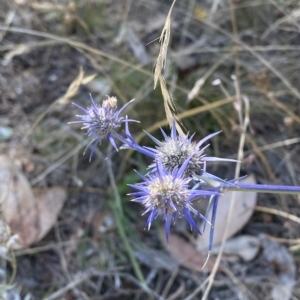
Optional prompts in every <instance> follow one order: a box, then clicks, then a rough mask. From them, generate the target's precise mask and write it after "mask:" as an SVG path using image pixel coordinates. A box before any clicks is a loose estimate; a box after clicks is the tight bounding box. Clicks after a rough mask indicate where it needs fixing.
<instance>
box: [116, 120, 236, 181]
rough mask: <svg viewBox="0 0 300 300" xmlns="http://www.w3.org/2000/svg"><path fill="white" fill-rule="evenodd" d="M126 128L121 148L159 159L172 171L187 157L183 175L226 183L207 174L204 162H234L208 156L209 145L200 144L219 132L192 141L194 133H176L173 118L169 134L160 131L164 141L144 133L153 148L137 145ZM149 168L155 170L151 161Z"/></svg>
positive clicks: (199, 179)
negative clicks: (153, 145)
mask: <svg viewBox="0 0 300 300" xmlns="http://www.w3.org/2000/svg"><path fill="white" fill-rule="evenodd" d="M125 128H126V136H127V140H126V143H125V144H124V145H123V146H122V147H123V148H131V149H134V150H136V151H139V152H141V153H143V154H146V155H148V156H150V157H152V158H153V159H154V161H156V160H161V162H162V164H163V166H164V168H165V169H166V170H167V171H170V172H172V170H174V169H175V168H180V167H181V166H183V164H184V163H185V162H186V161H187V159H188V158H190V159H189V162H188V164H187V166H186V169H185V170H184V176H186V177H193V178H194V179H196V180H197V181H202V182H205V183H207V184H209V185H214V182H215V181H217V182H218V183H220V182H221V183H226V182H225V181H223V180H222V179H220V178H218V177H216V176H214V175H212V174H209V173H207V172H206V162H209V161H228V162H236V160H233V159H224V158H219V157H208V156H206V154H205V149H206V148H207V147H208V146H209V144H208V145H206V146H204V147H202V145H203V144H204V143H205V142H206V141H207V140H209V139H210V138H212V137H214V136H215V135H217V134H219V133H220V131H219V132H216V133H212V134H210V135H208V136H206V137H205V138H203V139H202V140H200V141H199V142H194V141H193V137H194V134H193V135H191V136H188V135H185V136H180V135H178V134H177V131H176V124H175V119H174V120H173V124H172V129H171V135H170V136H168V135H167V134H166V133H165V132H164V131H163V130H162V129H161V132H162V134H163V136H164V139H165V140H164V141H159V140H158V139H156V138H155V137H154V136H152V135H151V134H149V133H147V132H146V134H147V135H148V136H149V137H150V138H151V139H152V140H153V141H154V142H155V143H156V145H157V146H156V147H155V148H150V147H141V146H139V145H138V144H137V143H136V142H135V140H134V138H133V137H132V135H131V133H130V131H129V127H128V124H127V123H126V125H125ZM149 168H150V169H151V170H155V168H156V164H155V163H153V164H152V165H150V166H149Z"/></svg>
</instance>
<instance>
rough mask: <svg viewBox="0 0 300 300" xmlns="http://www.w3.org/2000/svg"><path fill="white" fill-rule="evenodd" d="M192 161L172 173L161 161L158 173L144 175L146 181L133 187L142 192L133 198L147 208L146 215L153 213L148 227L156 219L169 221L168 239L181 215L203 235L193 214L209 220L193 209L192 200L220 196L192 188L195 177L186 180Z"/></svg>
mask: <svg viewBox="0 0 300 300" xmlns="http://www.w3.org/2000/svg"><path fill="white" fill-rule="evenodd" d="M189 160H190V158H188V159H186V161H185V162H184V163H183V164H182V166H181V167H180V168H174V170H172V171H168V170H166V169H165V167H164V166H163V164H162V162H161V161H160V160H157V161H156V172H153V173H150V174H148V175H146V176H143V175H141V174H139V175H140V177H141V178H142V179H143V182H142V183H140V184H131V185H130V186H131V187H133V188H134V189H136V190H138V192H134V193H131V194H130V195H133V196H136V197H137V198H135V199H134V200H133V201H136V202H140V203H142V204H143V205H144V206H145V209H146V210H145V212H144V214H145V213H150V216H149V217H148V220H147V223H146V226H147V227H148V229H149V228H150V226H151V224H152V222H153V220H154V219H155V217H156V216H158V215H160V216H162V217H163V218H164V219H165V231H166V237H167V239H168V236H169V232H170V226H171V221H172V220H175V219H176V217H177V216H183V217H185V218H186V220H187V221H188V222H189V224H190V226H191V228H194V229H195V230H196V231H197V232H198V233H200V231H199V229H198V226H197V224H196V222H195V221H194V219H193V218H192V216H191V212H192V213H194V214H195V215H198V216H200V217H201V218H202V219H204V220H205V221H207V220H206V219H205V217H204V216H202V215H201V214H200V213H199V212H198V211H197V210H195V209H194V208H193V206H192V203H191V202H192V200H194V199H195V198H197V197H200V196H202V197H210V196H212V195H218V192H214V191H207V190H202V189H200V190H193V189H190V188H189V182H190V181H191V178H187V177H184V171H185V169H186V167H187V165H188V163H189Z"/></svg>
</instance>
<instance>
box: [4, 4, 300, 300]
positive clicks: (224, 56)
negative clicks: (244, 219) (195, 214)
mask: <svg viewBox="0 0 300 300" xmlns="http://www.w3.org/2000/svg"><path fill="white" fill-rule="evenodd" d="M171 5H172V1H169V0H168V1H159V0H153V1H146V0H140V1H137V0H135V1H131V0H127V1H124V0H123V1H118V0H115V1H108V0H76V1H68V0H62V1H59V0H49V1H47V0H45V1H38V0H0V7H1V9H0V18H1V21H0V22H1V23H0V150H1V155H6V157H10V158H11V160H12V161H13V162H14V164H15V165H17V166H18V167H19V169H20V170H21V171H18V172H22V174H19V173H18V174H19V175H18V176H19V177H18V178H22V180H23V177H24V178H27V180H28V181H29V183H30V186H31V188H32V192H31V191H28V189H30V186H29V184H28V186H27V185H26V188H27V193H33V195H35V197H36V198H34V199H38V203H39V204H36V202H34V201H33V202H30V201H29V200H28V199H29V198H30V197H31V198H33V197H34V196H32V194H30V195H31V196H28V194H26V195H27V196H26V197H27V198H26V197H25V196H24V195H21V196H20V198H19V199H21V198H22V197H23V198H24V197H25V199H23V200H24V201H25V202H26V207H27V208H26V209H30V210H35V209H36V210H38V212H35V215H32V214H30V213H28V211H26V212H24V211H25V209H24V211H22V220H23V219H24V218H25V219H26V221H24V222H23V221H22V222H23V223H22V222H21V225H22V226H19V227H21V229H20V228H19V230H21V231H23V232H24V231H25V232H26V234H27V231H28V230H29V229H28V230H27V228H29V227H30V226H33V227H34V228H35V230H42V229H41V228H40V227H43V226H41V224H42V223H43V220H44V213H45V214H46V213H47V212H49V210H50V211H51V210H52V209H53V210H54V211H57V210H58V209H57V207H58V206H59V205H61V206H62V204H63V203H64V205H63V208H62V210H61V211H59V210H58V211H57V214H58V219H57V222H55V224H54V226H53V228H52V229H51V230H50V231H49V228H48V227H49V226H50V225H49V226H48V227H47V226H46V225H44V227H46V228H45V229H43V230H44V231H45V232H44V234H45V235H46V236H45V237H43V238H42V237H41V235H40V234H37V235H38V237H36V235H35V236H34V238H32V236H30V237H27V235H26V234H25V233H24V234H25V235H26V237H24V239H23V247H22V248H23V249H18V250H11V249H9V248H10V247H9V245H7V239H8V237H6V236H5V234H4V233H5V232H6V231H7V230H8V229H7V228H6V227H5V226H4V225H1V226H2V227H3V228H4V227H5V230H6V231H5V230H4V229H3V230H2V232H1V241H2V244H3V245H2V247H1V249H0V250H1V253H2V258H1V265H2V267H1V270H0V271H1V272H0V279H1V281H2V282H1V283H2V285H1V287H0V294H1V297H2V298H3V299H48V300H50V299H68V300H71V299H168V300H171V299H201V298H202V297H203V295H205V291H207V286H206V283H207V281H206V279H207V278H208V276H209V273H208V272H207V271H205V270H204V271H203V270H201V267H202V265H201V264H203V261H202V260H201V259H200V261H197V260H195V261H192V263H190V264H184V263H182V262H180V260H179V259H178V255H179V257H180V256H181V254H182V253H184V252H187V253H190V255H191V256H193V257H198V254H199V252H197V251H196V250H195V248H193V247H194V246H193V245H194V244H195V235H193V234H191V233H190V231H189V229H188V228H186V224H185V223H181V222H179V223H178V224H177V226H173V228H172V232H173V233H176V234H177V235H176V237H175V236H174V243H173V244H172V241H171V243H170V245H169V246H166V245H164V240H163V239H161V237H160V224H161V223H160V221H158V220H157V222H156V226H154V227H153V228H151V230H150V231H145V230H144V224H145V220H146V217H145V216H141V213H142V208H141V207H140V206H139V205H137V204H134V203H131V202H130V201H129V200H130V199H129V197H128V196H126V193H128V191H129V188H128V186H127V183H132V182H135V181H136V180H138V179H137V176H136V174H135V173H134V172H133V169H139V170H142V171H143V170H145V168H146V166H147V165H148V163H149V161H146V159H145V158H144V157H142V156H141V155H140V154H138V153H132V152H131V151H121V152H120V153H116V154H114V155H113V156H112V160H111V161H110V160H108V161H105V158H106V155H107V154H108V153H110V151H111V148H110V147H109V146H108V143H106V142H103V143H102V144H101V145H100V146H99V147H98V149H97V150H96V152H95V154H94V157H93V160H92V162H91V163H89V161H88V158H89V155H85V156H83V155H82V152H83V149H84V147H85V145H86V143H87V140H86V137H85V136H84V134H83V132H82V131H80V127H79V126H69V125H67V123H68V122H69V121H72V120H75V118H76V117H75V115H76V114H78V110H77V109H76V107H74V106H72V105H71V102H76V103H78V104H80V105H82V106H87V105H88V103H89V96H88V94H89V93H92V95H93V96H94V99H95V100H96V101H98V102H99V101H101V100H102V99H103V98H104V96H105V95H114V96H116V97H117V98H118V101H119V105H121V104H122V105H123V104H124V103H126V102H127V101H129V100H130V99H133V98H135V99H136V100H135V102H134V103H133V105H131V106H130V108H128V110H127V111H126V114H128V115H129V116H130V117H131V118H134V119H138V120H140V121H141V123H140V124H134V125H132V126H131V128H132V132H133V133H134V134H135V136H136V139H137V141H138V142H141V143H143V144H144V145H151V141H150V140H149V139H148V138H146V137H145V134H144V133H143V131H142V129H145V130H146V131H148V132H150V133H151V134H153V135H155V136H157V137H159V138H161V136H160V132H159V130H158V128H159V127H160V126H165V127H166V126H167V124H168V120H170V117H169V116H170V114H171V113H172V111H173V110H176V113H177V116H178V119H179V120H181V122H182V123H180V126H181V127H182V128H183V130H184V131H189V132H196V138H197V139H200V138H201V137H203V136H205V135H207V134H209V133H212V132H215V131H218V130H220V129H221V130H222V134H221V135H219V136H218V137H217V138H215V139H214V140H212V145H211V147H210V150H209V151H210V152H211V153H210V154H211V155H213V156H220V157H231V158H236V157H237V152H238V149H239V142H240V138H241V133H242V124H243V122H244V120H243V118H244V117H243V109H242V108H243V107H244V104H241V101H242V100H241V99H244V98H245V96H246V99H249V104H250V111H249V112H248V113H249V119H250V123H249V128H248V130H247V131H246V134H245V135H244V138H245V143H244V147H243V154H244V159H243V161H242V164H241V174H254V175H255V177H256V180H257V182H259V183H274V184H275V183H280V184H286V185H300V182H299V181H300V158H299V157H300V156H299V153H300V146H299V144H298V143H299V142H300V137H299V132H300V117H299V113H300V79H299V52H300V3H299V1H297V0H225V1H218V0H189V1H181V0H177V2H176V3H175V5H174V6H173V9H172V14H171V19H170V20H169V21H170V22H169V23H167V24H165V22H166V18H167V16H168V13H169V11H170V7H171ZM168 26H169V27H168ZM163 29H164V30H165V31H164V32H163V35H162V36H161V34H162V31H163ZM169 31H170V32H169ZM168 33H170V36H168ZM159 37H162V41H164V42H166V43H168V48H166V47H165V46H163V47H162V48H160V42H159V40H158V38H159ZM155 63H156V68H155V67H154V65H155ZM163 65H165V68H164V69H160V67H162V66H163ZM153 74H155V81H156V82H157V80H158V81H159V83H160V84H157V87H156V89H155V90H153ZM233 74H235V75H236V80H232V75H233ZM216 80H220V82H221V84H218V83H219V82H218V81H216ZM213 82H214V83H215V84H212V83H213ZM216 83H217V84H216ZM161 89H162V90H163V93H162V90H161ZM164 89H167V90H168V91H169V93H170V94H166V90H164ZM162 94H163V96H162ZM170 95H171V97H169V96H170ZM239 100H240V101H239ZM165 109H166V111H167V113H168V114H169V115H168V120H167V118H166V111H165ZM178 126H179V125H178ZM166 130H168V128H167V127H166ZM0 161H1V160H0ZM2 161H3V159H2ZM1 168H4V166H3V164H2V165H1V164H0V180H2V183H1V184H0V192H1V193H2V194H1V200H2V201H3V198H4V197H5V195H6V194H5V193H6V192H4V191H5V186H6V183H7V178H8V179H9V182H11V181H12V180H14V178H11V176H9V175H7V174H9V173H7V172H4V171H1ZM234 168H235V167H234V166H233V165H229V164H218V165H213V166H212V169H213V172H214V173H215V174H217V175H218V176H220V177H222V178H233V177H234ZM6 171H7V170H6ZM24 180H25V179H24ZM26 184H27V183H26ZM37 193H40V194H39V195H37ZM43 193H44V194H43ZM65 193H67V196H66V197H65ZM28 197H29V198H28ZM54 198H55V200H56V201H59V203H58V204H57V203H56V202H55V204H54V206H51V205H49V204H46V203H48V202H51V201H52V200H53V199H54ZM28 203H29V204H28ZM43 203H44V204H43ZM51 203H52V202H51ZM299 205H300V197H296V196H284V195H280V196H279V195H263V194H261V195H258V202H257V208H256V211H255V212H254V214H253V216H252V217H251V219H250V221H249V222H248V223H247V225H246V226H245V227H244V228H243V229H242V231H240V232H239V234H238V236H245V235H251V236H253V237H259V240H260V245H259V249H260V250H259V252H258V253H257V255H256V256H255V257H254V258H252V259H251V260H250V261H245V260H243V258H242V257H241V256H239V255H238V254H233V253H230V251H229V254H228V253H224V255H223V256H222V260H221V263H220V268H219V271H218V272H216V274H215V278H214V280H212V281H211V283H212V288H211V291H210V293H209V296H208V299H251V300H255V299H275V300H277V299H278V300H279V299H280V300H283V299H298V298H300V282H299V281H297V280H296V281H295V280H294V279H295V278H294V277H295V272H296V273H297V270H298V267H299V249H300V240H299V238H300V237H299V229H300V219H299V218H298V217H300V208H299V207H300V206H299ZM21 206H22V205H21ZM16 207H17V208H16V210H17V211H16V212H15V213H12V214H13V215H12V216H11V218H12V219H18V218H21V217H20V215H21V212H19V213H20V215H19V214H18V209H20V207H19V208H18V205H17V206H16ZM54 207H55V208H54ZM2 210H5V208H2ZM27 215H28V216H27ZM36 215H40V216H42V217H40V219H39V223H35V221H36V218H38V217H37V216H36ZM26 216H27V217H26ZM297 216H298V217H297ZM236 217H237V215H235V212H233V215H232V218H233V219H235V218H236ZM47 218H48V217H47ZM49 218H51V217H49ZM52 218H53V220H55V219H56V215H55V217H53V216H52ZM47 220H48V219H47ZM50 223H51V222H50ZM1 224H2V222H1ZM27 226H28V227H27ZM12 227H13V226H12ZM47 232H48V233H47ZM46 233H47V234H46ZM261 234H265V235H261ZM266 235H267V236H268V237H269V238H268V239H267V238H266ZM179 237H181V239H180V240H178V241H176V240H175V239H176V238H179ZM183 238H184V243H182V239H183ZM31 239H33V241H35V242H34V243H33V244H32V245H30V246H28V244H31V243H30V242H29V240H30V241H31ZM198 243H199V241H198ZM170 248H171V249H173V250H174V249H175V250H176V251H177V252H178V253H179V254H177V256H176V253H175V254H174V251H173V252H172V251H170ZM190 248H192V249H190ZM274 249H275V250H274ZM286 249H288V252H284V253H291V254H292V256H288V254H286V255H287V256H285V258H284V260H283V261H278V258H276V257H275V258H274V257H273V256H272V255H273V254H272V253H273V252H274V251H275V252H280V251H285V250H286ZM5 251H8V253H6V254H5V253H4V252H5ZM169 251H170V252H171V253H169ZM176 251H175V252H176ZM193 251H194V252H193ZM195 251H196V252H195ZM272 251H273V252H272ZM199 255H200V254H199ZM284 255H285V254H284ZM5 256H6V259H5ZM214 261H215V260H214V258H213V257H212V259H211V260H210V262H209V264H208V270H209V269H211V268H212V267H213V263H214ZM210 264H212V265H211V266H210ZM16 266H17V271H16V274H14V271H15V267H16ZM10 278H11V281H10ZM211 278H212V277H211ZM143 280H145V282H143ZM278 282H279V283H280V284H283V288H284V289H287V290H289V291H292V293H293V295H292V296H291V297H290V296H286V298H284V297H285V296H282V295H281V294H280V293H279V292H278V291H275V292H274V287H276V285H278ZM199 287H200V288H199ZM292 287H293V288H292ZM201 295H202V296H201ZM276 295H277V296H276ZM26 297H27V298H26ZM205 297H206V296H205ZM276 297H277V298H276ZM280 297H281V298H280ZM292 297H293V298H292Z"/></svg>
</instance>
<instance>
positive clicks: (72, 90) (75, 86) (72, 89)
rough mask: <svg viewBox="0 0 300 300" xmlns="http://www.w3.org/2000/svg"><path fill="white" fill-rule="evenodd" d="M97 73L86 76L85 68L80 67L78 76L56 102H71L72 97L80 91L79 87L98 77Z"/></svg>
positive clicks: (62, 103) (63, 103)
mask: <svg viewBox="0 0 300 300" xmlns="http://www.w3.org/2000/svg"><path fill="white" fill-rule="evenodd" d="M96 75H97V74H93V75H90V76H86V77H85V76H84V72H83V69H82V68H80V70H79V73H78V75H77V77H76V78H75V79H74V80H73V81H72V82H71V84H70V85H69V87H68V89H67V91H66V93H65V94H64V95H63V96H61V97H60V98H59V99H57V100H56V101H55V102H56V103H57V104H59V105H62V106H64V105H66V104H68V103H70V100H71V98H73V97H74V96H75V95H76V94H77V93H78V91H79V87H80V86H81V85H84V84H87V83H89V82H90V81H92V80H93V79H94V78H95V77H96Z"/></svg>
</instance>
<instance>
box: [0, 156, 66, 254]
mask: <svg viewBox="0 0 300 300" xmlns="http://www.w3.org/2000/svg"><path fill="white" fill-rule="evenodd" d="M0 194H1V206H2V216H3V219H4V220H5V222H6V223H7V224H8V225H9V227H10V229H11V231H12V234H16V235H18V239H17V241H16V243H14V244H13V248H14V249H20V248H27V247H29V246H30V245H32V244H33V243H36V242H38V241H40V240H41V239H42V238H43V237H44V236H45V235H46V234H47V233H48V232H49V230H50V229H51V228H52V226H53V225H54V223H55V222H56V220H57V216H58V214H59V213H60V210H61V208H62V206H63V204H64V202H65V200H66V192H65V190H64V189H63V188H60V187H54V188H50V189H47V190H43V191H39V192H37V191H36V192H33V190H32V189H31V186H30V184H29V182H28V180H27V178H26V177H25V175H24V174H23V173H22V172H21V171H20V170H19V169H18V168H17V166H16V165H15V163H14V161H13V160H12V159H10V158H9V157H7V156H4V155H2V156H0Z"/></svg>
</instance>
